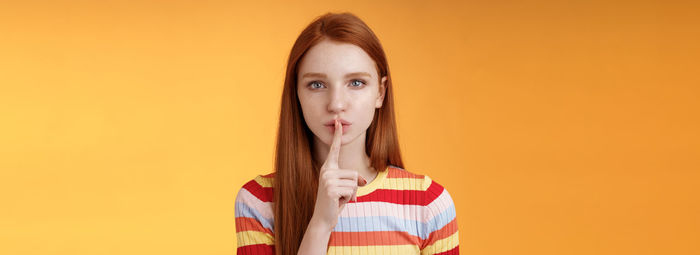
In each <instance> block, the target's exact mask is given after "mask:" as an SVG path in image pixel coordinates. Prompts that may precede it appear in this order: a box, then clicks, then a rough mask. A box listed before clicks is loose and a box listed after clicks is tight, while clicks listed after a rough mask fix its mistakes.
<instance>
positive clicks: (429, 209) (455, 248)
mask: <svg viewBox="0 0 700 255" xmlns="http://www.w3.org/2000/svg"><path fill="white" fill-rule="evenodd" d="M425 178H426V179H428V181H427V182H426V183H429V184H428V188H427V189H426V193H425V195H426V200H425V201H426V202H429V203H428V204H427V205H425V206H424V207H423V220H424V225H423V229H422V231H421V232H422V233H424V235H426V236H427V238H425V239H423V240H422V243H421V246H420V248H421V249H420V250H421V255H428V254H440V255H448V254H449V255H452V254H459V231H458V229H457V213H456V211H455V205H454V202H453V201H452V197H451V196H450V193H449V192H447V189H445V188H443V187H442V186H441V185H440V184H438V183H437V182H435V181H432V180H430V178H429V177H427V176H426V177H425Z"/></svg>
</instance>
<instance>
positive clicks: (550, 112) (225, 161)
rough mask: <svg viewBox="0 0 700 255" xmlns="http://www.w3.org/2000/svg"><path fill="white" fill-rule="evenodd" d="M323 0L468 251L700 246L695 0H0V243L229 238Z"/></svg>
mask: <svg viewBox="0 0 700 255" xmlns="http://www.w3.org/2000/svg"><path fill="white" fill-rule="evenodd" d="M526 2H527V3H526ZM690 2H691V1H688V3H690ZM327 11H350V12H353V13H355V14H357V15H358V16H359V17H360V18H362V19H364V20H365V21H366V22H367V23H368V24H369V25H370V27H372V29H373V30H374V31H375V32H376V33H377V35H378V36H379V38H380V40H381V41H382V43H383V45H384V47H385V49H386V52H387V54H388V59H389V66H390V70H391V72H392V75H393V79H394V86H395V91H396V95H395V99H396V104H397V115H398V127H399V135H400V142H401V147H402V152H403V156H404V160H405V162H406V168H407V169H408V170H409V171H413V172H416V173H423V174H427V175H428V176H430V177H431V178H433V179H435V180H436V181H438V182H439V183H441V184H443V185H444V186H445V187H446V188H447V189H448V190H449V191H450V193H451V194H452V197H453V198H454V200H455V203H456V207H457V215H458V216H457V217H458V222H459V230H460V247H461V252H462V253H463V254H538V255H544V254H700V242H698V241H699V240H700V198H699V197H700V196H699V195H700V192H699V191H700V188H699V187H700V170H699V169H700V164H699V163H700V162H699V158H700V149H699V147H700V146H699V145H700V136H699V135H698V133H699V132H698V130H700V121H699V119H700V104H699V103H698V99H699V96H700V78H699V77H700V76H699V75H698V73H700V72H699V71H700V70H698V59H700V51H699V50H698V46H697V45H700V40H699V39H700V29H699V28H698V27H699V26H698V25H699V24H700V22H699V18H698V15H697V14H698V13H700V9H699V8H698V5H697V4H682V3H678V2H676V3H670V2H666V1H626V2H622V1H597V2H591V1H481V2H476V1H469V2H457V1H452V2H450V1H431V2H430V3H428V2H427V1H385V2H374V1H322V2H321V1H319V2H315V1H301V2H296V3H293V4H292V3H289V2H288V1H251V2H240V3H238V2H232V1H63V2H61V3H59V2H58V1H15V2H14V3H12V2H8V1H3V2H1V3H0V37H1V39H0V86H1V87H0V121H1V122H0V207H1V209H0V243H1V244H0V254H233V253H234V252H235V247H236V244H235V242H236V240H235V233H234V232H235V230H234V219H233V215H234V211H233V210H234V204H233V202H234V198H235V195H236V192H237V191H238V189H239V188H240V187H241V186H242V185H243V183H245V182H246V181H248V180H250V179H252V178H253V177H254V176H255V175H257V174H261V173H268V172H270V171H271V167H272V159H273V154H272V153H273V148H274V138H275V131H276V125H277V121H278V119H277V118H278V112H279V105H280V95H281V86H282V81H283V78H284V76H283V74H284V68H285V64H286V63H285V61H286V58H287V54H289V51H290V49H291V46H292V44H293V42H294V39H295V38H296V36H297V35H298V34H299V32H301V30H302V29H303V28H304V26H306V25H307V24H308V23H309V22H310V21H311V20H312V19H313V18H314V17H316V16H318V15H321V14H323V13H325V12H327Z"/></svg>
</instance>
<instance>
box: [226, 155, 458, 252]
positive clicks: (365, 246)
mask: <svg viewBox="0 0 700 255" xmlns="http://www.w3.org/2000/svg"><path fill="white" fill-rule="evenodd" d="M273 178H274V173H271V174H267V175H258V176H257V177H255V178H254V179H253V180H251V181H249V182H248V183H246V184H245V185H243V187H242V188H241V189H240V191H239V192H238V195H237V196H236V205H235V216H236V239H237V241H238V248H237V253H238V254H274V222H273V221H274V213H273V209H272V208H273V207H272V204H271V203H272V202H273V201H272V198H273V192H272V183H273ZM458 234H459V233H458V231H457V218H456V212H455V206H454V203H453V201H452V197H450V194H449V193H448V192H447V190H446V189H445V188H443V187H442V186H441V185H440V184H438V183H437V182H435V181H433V180H432V179H430V177H428V176H426V175H419V174H414V173H411V172H408V171H406V170H404V169H401V168H398V167H395V166H389V167H387V169H386V170H385V171H381V172H379V173H378V174H377V177H376V178H375V179H374V180H372V182H370V183H368V184H366V185H365V186H361V187H358V190H357V202H355V201H350V202H348V203H347V204H345V207H344V208H343V210H342V211H341V213H340V216H339V218H338V223H337V225H336V226H335V228H334V229H333V231H332V232H331V235H330V240H329V243H328V254H402V255H403V254H459V238H458Z"/></svg>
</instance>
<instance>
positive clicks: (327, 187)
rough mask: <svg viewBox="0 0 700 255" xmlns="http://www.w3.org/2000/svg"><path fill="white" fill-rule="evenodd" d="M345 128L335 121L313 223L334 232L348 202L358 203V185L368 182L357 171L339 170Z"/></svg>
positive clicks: (320, 182) (320, 174)
mask: <svg viewBox="0 0 700 255" xmlns="http://www.w3.org/2000/svg"><path fill="white" fill-rule="evenodd" d="M342 136H343V127H342V125H341V124H340V123H339V122H338V120H336V121H335V133H334V134H333V141H332V142H331V148H330V151H329V152H328V156H327V157H326V162H324V163H323V165H322V166H321V169H320V171H319V180H318V194H316V205H315V206H314V214H313V216H312V217H311V220H312V221H315V222H316V223H320V224H322V225H324V226H325V227H328V228H329V230H332V229H333V228H334V227H335V225H336V224H337V223H338V217H339V216H340V212H341V211H342V210H343V208H344V207H345V204H346V203H348V201H350V200H353V201H357V197H356V193H357V186H358V185H365V184H367V181H366V180H365V179H364V178H362V176H359V175H358V173H357V171H354V170H351V169H339V167H338V160H339V157H340V146H341V138H342Z"/></svg>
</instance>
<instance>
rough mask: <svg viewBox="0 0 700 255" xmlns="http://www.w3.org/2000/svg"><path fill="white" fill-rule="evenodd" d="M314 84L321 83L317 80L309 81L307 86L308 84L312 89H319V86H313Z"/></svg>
mask: <svg viewBox="0 0 700 255" xmlns="http://www.w3.org/2000/svg"><path fill="white" fill-rule="evenodd" d="M315 84H319V85H322V84H321V83H319V82H318V81H312V82H309V86H310V87H311V88H312V89H319V88H320V87H314V85H315Z"/></svg>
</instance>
